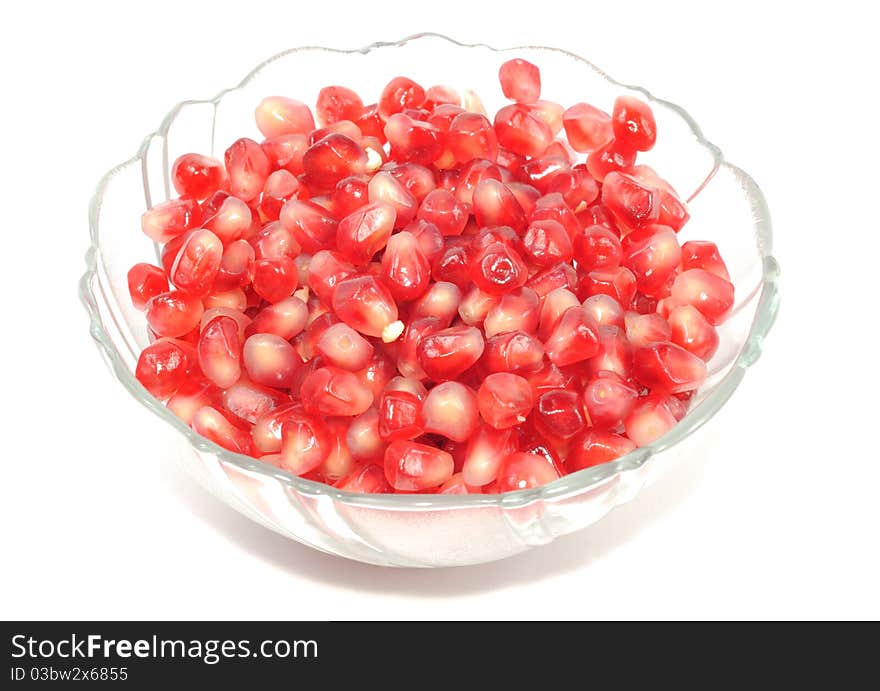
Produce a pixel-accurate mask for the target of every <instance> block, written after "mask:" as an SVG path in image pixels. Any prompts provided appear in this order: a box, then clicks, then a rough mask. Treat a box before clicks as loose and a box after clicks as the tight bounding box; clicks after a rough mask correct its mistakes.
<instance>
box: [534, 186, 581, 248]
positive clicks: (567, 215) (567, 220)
mask: <svg viewBox="0 0 880 691" xmlns="http://www.w3.org/2000/svg"><path fill="white" fill-rule="evenodd" d="M529 220H530V221H531V222H532V223H534V222H535V221H546V220H553V221H558V222H559V223H561V224H562V225H563V226H564V227H565V229H566V230H567V231H568V235H569V237H571V238H574V236H575V235H576V234H577V233H578V231H580V229H581V226H580V224H579V223H578V220H577V216H575V215H574V213H573V212H572V210H571V209H570V208H568V204H566V203H565V198H564V197H563V196H562V195H561V194H559V193H558V192H550V193H549V194H545V195H543V196H542V197H540V198H539V199H538V200H537V201H536V202H535V210H534V211H533V212H532V215H531V217H530V219H529Z"/></svg>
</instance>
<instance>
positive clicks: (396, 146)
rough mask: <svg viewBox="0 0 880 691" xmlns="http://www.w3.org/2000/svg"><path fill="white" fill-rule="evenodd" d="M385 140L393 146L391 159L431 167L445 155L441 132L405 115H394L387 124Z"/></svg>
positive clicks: (432, 126)
mask: <svg viewBox="0 0 880 691" xmlns="http://www.w3.org/2000/svg"><path fill="white" fill-rule="evenodd" d="M385 138H386V139H387V140H388V143H389V144H390V145H391V158H393V159H395V160H398V161H409V162H411V163H419V164H421V165H430V164H431V163H433V162H434V161H436V160H437V159H438V158H439V157H440V154H442V153H443V147H444V144H443V139H442V137H441V133H440V130H439V129H437V128H436V127H434V125H431V124H430V123H427V122H422V121H421V120H415V119H413V118H411V117H410V116H409V115H405V114H404V113H397V114H395V115H392V116H391V117H390V118H389V119H388V122H386V123H385Z"/></svg>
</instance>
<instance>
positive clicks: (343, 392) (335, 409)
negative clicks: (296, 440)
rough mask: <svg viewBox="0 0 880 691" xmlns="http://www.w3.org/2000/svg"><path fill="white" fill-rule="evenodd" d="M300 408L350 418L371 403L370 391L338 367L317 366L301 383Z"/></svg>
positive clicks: (350, 374) (353, 375)
mask: <svg viewBox="0 0 880 691" xmlns="http://www.w3.org/2000/svg"><path fill="white" fill-rule="evenodd" d="M300 396H301V397H302V401H303V405H304V406H305V408H306V410H307V411H310V412H313V413H315V414H317V415H338V416H346V417H353V416H355V415H360V414H361V413H363V412H364V411H365V410H366V409H367V408H369V407H370V406H371V405H372V404H373V392H372V391H371V390H370V388H369V387H368V386H366V385H365V384H364V383H362V382H361V380H360V379H358V377H357V376H356V375H355V374H353V373H351V372H347V371H346V370H343V369H340V368H338V367H331V366H327V367H319V368H318V369H316V370H314V371H312V372H310V373H309V374H307V375H306V378H305V379H304V380H303V383H302V387H301V389H300Z"/></svg>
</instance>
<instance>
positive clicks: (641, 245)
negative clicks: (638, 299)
mask: <svg viewBox="0 0 880 691" xmlns="http://www.w3.org/2000/svg"><path fill="white" fill-rule="evenodd" d="M637 232H638V234H639V235H640V236H643V235H645V234H647V233H649V232H650V235H648V236H647V237H640V238H633V236H634V235H636V232H634V233H630V234H629V235H628V236H627V237H626V240H629V242H628V243H627V250H626V256H625V257H624V260H623V263H624V265H625V266H626V267H627V268H628V269H629V270H630V271H632V272H633V274H634V275H635V277H636V285H637V286H638V290H639V292H640V293H642V294H643V295H646V296H648V297H655V298H663V297H666V296H667V295H669V288H670V286H671V284H672V280H673V277H674V275H675V272H676V271H677V270H678V266H679V264H680V263H681V248H680V247H679V244H678V237H677V236H676V234H675V231H674V230H672V228H667V227H665V226H649V227H647V228H645V229H644V231H637Z"/></svg>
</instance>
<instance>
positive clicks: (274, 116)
mask: <svg viewBox="0 0 880 691" xmlns="http://www.w3.org/2000/svg"><path fill="white" fill-rule="evenodd" d="M254 117H255V119H256V121H257V128H258V129H259V130H260V132H262V133H263V136H264V137H280V136H282V135H285V134H307V133H308V132H311V131H312V130H313V129H315V119H314V118H313V117H312V111H311V110H309V107H308V106H307V105H306V104H305V103H303V102H301V101H297V100H294V99H292V98H285V97H283V96H269V97H268V98H264V99H263V100H262V101H261V102H260V105H259V106H257V109H256V111H255V113H254Z"/></svg>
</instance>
